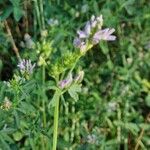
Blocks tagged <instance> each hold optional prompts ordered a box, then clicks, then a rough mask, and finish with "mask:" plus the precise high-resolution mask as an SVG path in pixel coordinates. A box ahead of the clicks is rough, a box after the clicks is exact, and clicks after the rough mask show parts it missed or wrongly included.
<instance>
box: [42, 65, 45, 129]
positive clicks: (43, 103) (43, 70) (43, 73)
mask: <svg viewBox="0 0 150 150" xmlns="http://www.w3.org/2000/svg"><path fill="white" fill-rule="evenodd" d="M42 80H43V81H42V82H43V83H42V84H43V101H42V105H43V127H44V128H45V127H46V114H45V99H44V98H45V90H44V86H45V66H43V67H42Z"/></svg>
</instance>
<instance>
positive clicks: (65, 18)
mask: <svg viewBox="0 0 150 150" xmlns="http://www.w3.org/2000/svg"><path fill="white" fill-rule="evenodd" d="M42 2H43V3H41V1H40V0H37V1H30V0H28V1H25V0H23V1H21V0H7V1H3V0H0V5H1V6H2V7H1V8H2V10H1V11H0V21H1V24H0V80H1V81H0V149H4V150H5V149H6V150H7V149H8V150H10V149H36V150H41V149H42V150H48V149H52V142H53V139H52V137H53V122H54V121H53V118H54V116H53V114H54V113H53V112H54V108H55V106H56V102H58V99H59V98H60V106H59V124H58V125H59V128H58V147H57V149H59V150H61V149H62V150H63V149H72V150H74V149H79V150H82V149H84V150H105V149H106V150H119V149H125V150H128V149H135V147H136V145H137V144H138V143H139V149H149V148H150V142H149V141H150V133H149V130H150V126H149V123H150V120H149V113H150V112H149V109H150V70H149V68H150V61H149V60H150V35H149V33H150V28H149V27H150V9H149V8H150V3H149V2H148V1H146V0H141V1H136V0H115V1H110V0H108V1H103V0H99V1H97V0H89V1H85V0H81V1H74V0H65V1H64V0H62V1H59V0H57V1H52V0H43V1H42ZM42 8H43V10H44V13H43V11H42ZM93 14H94V15H97V16H98V15H100V14H102V15H103V17H104V27H110V28H115V30H116V31H115V35H116V36H117V39H116V41H115V42H109V43H106V42H100V43H99V45H96V46H94V47H92V50H91V51H88V52H87V53H86V55H85V54H81V53H80V52H79V50H78V49H75V48H74V47H73V44H72V43H73V39H74V37H75V36H76V31H77V30H78V29H79V28H82V27H83V26H84V24H85V21H87V20H89V18H90V17H91V16H92V15H93ZM43 19H44V23H43ZM49 19H53V20H57V21H58V24H57V23H56V22H55V23H53V24H50V23H51V22H49ZM4 21H7V23H8V25H9V27H10V31H11V33H12V36H13V40H14V42H15V43H16V46H17V47H18V49H19V53H20V55H21V58H26V59H31V60H32V62H33V63H36V67H35V68H34V71H33V74H32V75H30V74H29V78H27V79H25V78H23V77H22V76H21V73H20V71H19V68H18V67H17V64H18V62H19V61H18V60H17V59H16V56H14V52H13V51H12V49H13V47H12V45H11V43H10V42H9V41H10V39H9V38H10V37H9V36H8V33H7V32H6V31H7V30H6V28H5V26H4ZM25 33H28V34H29V35H30V36H31V38H30V39H28V44H32V43H33V42H34V44H35V45H34V47H32V48H29V47H28V46H27V42H26V41H25V39H24V34H25ZM31 40H32V41H33V42H31ZM21 42H24V43H25V44H24V45H25V46H20V45H21V44H20V43H21ZM30 42H31V43H30ZM83 55H84V57H82V58H81V59H80V62H78V61H77V60H78V59H79V58H80V57H81V56H83ZM81 69H82V70H84V72H85V76H84V79H83V81H82V82H81V83H75V82H73V83H72V84H71V85H69V86H68V87H67V88H66V89H61V88H60V87H59V84H58V83H59V81H61V80H63V79H65V77H66V75H67V74H68V72H70V71H71V72H72V74H73V78H74V74H77V73H78V70H81ZM4 80H5V82H4ZM143 131H144V132H143ZM142 132H143V134H142ZM141 134H142V136H141ZM137 140H139V141H137Z"/></svg>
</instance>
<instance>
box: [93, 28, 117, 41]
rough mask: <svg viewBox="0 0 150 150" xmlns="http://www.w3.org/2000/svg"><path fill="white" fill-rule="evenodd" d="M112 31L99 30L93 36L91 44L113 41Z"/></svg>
mask: <svg viewBox="0 0 150 150" xmlns="http://www.w3.org/2000/svg"><path fill="white" fill-rule="evenodd" d="M114 31H115V29H114V28H112V29H109V28H106V29H103V30H99V31H98V32H96V33H95V34H94V36H93V44H97V43H98V42H99V41H100V40H106V41H114V40H115V39H116V36H114V35H111V34H112V33H113V32H114Z"/></svg>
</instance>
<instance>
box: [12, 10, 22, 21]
mask: <svg viewBox="0 0 150 150" xmlns="http://www.w3.org/2000/svg"><path fill="white" fill-rule="evenodd" d="M13 13H14V18H15V20H16V21H19V20H20V19H21V17H22V16H23V14H24V11H23V10H22V9H20V7H14V11H13Z"/></svg>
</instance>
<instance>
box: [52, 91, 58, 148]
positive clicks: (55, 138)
mask: <svg viewBox="0 0 150 150" xmlns="http://www.w3.org/2000/svg"><path fill="white" fill-rule="evenodd" d="M56 92H57V93H56V94H57V98H56V103H55V110H54V132H53V150H56V148H57V133H58V119H59V98H60V94H59V93H58V91H56Z"/></svg>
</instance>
